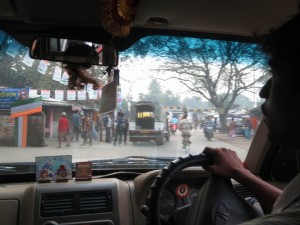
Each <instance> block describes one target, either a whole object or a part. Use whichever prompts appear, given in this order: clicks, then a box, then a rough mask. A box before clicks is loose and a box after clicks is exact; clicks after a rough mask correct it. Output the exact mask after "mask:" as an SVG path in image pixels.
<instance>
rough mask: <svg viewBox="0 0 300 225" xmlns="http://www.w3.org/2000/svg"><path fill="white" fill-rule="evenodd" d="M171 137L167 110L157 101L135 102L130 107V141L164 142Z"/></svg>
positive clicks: (160, 143)
mask: <svg viewBox="0 0 300 225" xmlns="http://www.w3.org/2000/svg"><path fill="white" fill-rule="evenodd" d="M169 139H170V130H169V126H168V118H167V112H166V110H165V108H164V107H163V106H162V105H160V104H158V103H156V102H146V101H142V102H133V103H132V104H131V107H130V120H129V141H132V142H138V141H155V142H156V143H157V144H159V145H162V144H164V141H165V140H169Z"/></svg>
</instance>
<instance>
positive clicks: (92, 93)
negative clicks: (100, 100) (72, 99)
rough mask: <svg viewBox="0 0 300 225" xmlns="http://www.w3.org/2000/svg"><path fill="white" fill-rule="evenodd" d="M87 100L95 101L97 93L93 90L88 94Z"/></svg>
mask: <svg viewBox="0 0 300 225" xmlns="http://www.w3.org/2000/svg"><path fill="white" fill-rule="evenodd" d="M88 95H89V99H96V98H97V92H96V91H95V90H93V91H89V92H88Z"/></svg>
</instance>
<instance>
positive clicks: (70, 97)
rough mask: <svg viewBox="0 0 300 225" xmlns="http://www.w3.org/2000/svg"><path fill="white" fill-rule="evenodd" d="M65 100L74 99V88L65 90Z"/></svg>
mask: <svg viewBox="0 0 300 225" xmlns="http://www.w3.org/2000/svg"><path fill="white" fill-rule="evenodd" d="M67 100H76V91H75V90H67Z"/></svg>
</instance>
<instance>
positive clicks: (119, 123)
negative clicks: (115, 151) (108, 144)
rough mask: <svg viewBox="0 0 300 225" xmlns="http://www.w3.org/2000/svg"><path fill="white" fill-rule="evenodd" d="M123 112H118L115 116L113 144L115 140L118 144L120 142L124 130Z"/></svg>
mask: <svg viewBox="0 0 300 225" xmlns="http://www.w3.org/2000/svg"><path fill="white" fill-rule="evenodd" d="M123 117H124V113H123V112H118V115H117V118H116V128H115V132H114V134H115V137H114V145H116V143H117V141H118V142H119V145H120V144H121V142H122V136H123V132H124V118H123Z"/></svg>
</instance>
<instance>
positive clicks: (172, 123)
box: [170, 116, 179, 133]
mask: <svg viewBox="0 0 300 225" xmlns="http://www.w3.org/2000/svg"><path fill="white" fill-rule="evenodd" d="M178 122H179V121H178V119H177V117H176V116H174V117H173V118H172V119H171V121H170V130H171V132H172V133H175V132H176V130H177V128H178ZM174 125H175V127H174Z"/></svg>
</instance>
